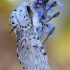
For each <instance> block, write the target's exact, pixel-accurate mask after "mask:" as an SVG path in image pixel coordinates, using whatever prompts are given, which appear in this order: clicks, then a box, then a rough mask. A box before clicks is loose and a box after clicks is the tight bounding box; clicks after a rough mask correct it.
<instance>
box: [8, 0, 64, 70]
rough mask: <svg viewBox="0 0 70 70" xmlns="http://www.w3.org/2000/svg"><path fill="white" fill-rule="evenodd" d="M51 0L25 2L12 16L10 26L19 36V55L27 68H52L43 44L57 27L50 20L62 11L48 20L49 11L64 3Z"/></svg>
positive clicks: (43, 69) (37, 69)
mask: <svg viewBox="0 0 70 70" xmlns="http://www.w3.org/2000/svg"><path fill="white" fill-rule="evenodd" d="M49 1H50V0H36V2H35V0H31V1H30V2H28V3H27V2H24V3H23V4H21V5H20V6H19V7H18V8H17V9H16V10H14V11H13V12H12V14H11V16H10V19H9V21H10V26H12V28H13V29H12V30H11V32H12V31H14V32H15V34H16V38H17V57H18V60H19V62H20V64H21V65H22V67H23V69H25V70H50V65H49V62H48V57H47V55H46V52H45V49H44V46H43V44H44V43H45V41H46V40H47V39H48V37H49V36H50V35H51V34H52V33H53V32H54V30H55V27H50V25H49V24H48V22H49V21H50V20H51V19H52V18H55V17H57V16H58V15H59V14H60V12H57V13H55V14H54V15H53V16H51V17H50V18H49V19H48V20H47V17H49V16H48V11H50V10H51V9H52V7H55V6H56V5H58V6H63V5H62V4H61V3H60V2H59V1H58V0H54V1H53V2H52V3H50V2H49ZM38 4H39V5H38ZM46 6H47V7H46ZM41 9H42V11H41ZM39 11H40V13H42V14H40V13H39ZM46 28H47V29H46ZM46 30H49V31H48V34H47V38H46V39H45V40H44V41H43V42H42V43H41V38H42V37H43V36H44V34H45V33H47V31H46ZM11 32H10V33H11Z"/></svg>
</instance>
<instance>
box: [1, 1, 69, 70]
mask: <svg viewBox="0 0 70 70" xmlns="http://www.w3.org/2000/svg"><path fill="white" fill-rule="evenodd" d="M24 1H27V0H0V70H23V69H22V67H21V65H20V64H19V62H18V60H17V53H16V48H17V47H16V38H15V34H14V32H13V33H11V34H9V32H10V30H11V27H10V26H9V20H8V19H9V16H10V14H11V12H12V11H13V10H14V9H16V8H17V7H18V6H19V5H21V3H22V2H24ZM60 2H61V3H62V4H64V8H62V9H61V8H59V7H56V11H60V12H61V15H60V16H59V17H57V18H56V19H53V20H52V21H51V23H52V24H53V26H55V27H56V30H55V32H54V34H53V35H52V36H51V37H50V38H49V39H48V40H47V41H46V43H45V48H46V52H47V55H48V58H49V62H50V66H51V70H70V0H60Z"/></svg>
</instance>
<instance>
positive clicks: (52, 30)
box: [43, 27, 55, 44]
mask: <svg viewBox="0 0 70 70" xmlns="http://www.w3.org/2000/svg"><path fill="white" fill-rule="evenodd" d="M54 30H55V27H53V28H52V29H51V30H50V32H49V34H48V36H47V38H46V39H45V41H44V42H43V44H44V43H45V42H46V40H47V39H48V38H49V36H50V35H51V34H53V32H54Z"/></svg>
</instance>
